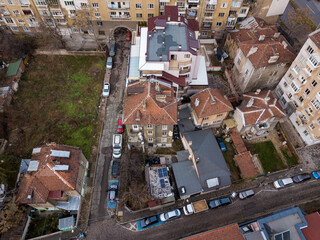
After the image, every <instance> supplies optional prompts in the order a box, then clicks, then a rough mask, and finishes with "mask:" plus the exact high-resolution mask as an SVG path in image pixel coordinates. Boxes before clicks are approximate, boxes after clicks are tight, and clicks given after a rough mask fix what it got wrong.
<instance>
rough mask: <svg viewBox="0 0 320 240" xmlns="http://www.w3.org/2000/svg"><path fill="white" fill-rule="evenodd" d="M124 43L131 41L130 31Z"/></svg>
mask: <svg viewBox="0 0 320 240" xmlns="http://www.w3.org/2000/svg"><path fill="white" fill-rule="evenodd" d="M126 41H128V42H130V41H131V32H130V31H128V32H127V36H126Z"/></svg>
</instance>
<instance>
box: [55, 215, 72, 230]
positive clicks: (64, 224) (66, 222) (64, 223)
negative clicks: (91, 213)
mask: <svg viewBox="0 0 320 240" xmlns="http://www.w3.org/2000/svg"><path fill="white" fill-rule="evenodd" d="M72 228H74V217H73V216H71V217H66V218H60V219H59V225H58V229H59V230H60V231H68V230H71V229H72Z"/></svg>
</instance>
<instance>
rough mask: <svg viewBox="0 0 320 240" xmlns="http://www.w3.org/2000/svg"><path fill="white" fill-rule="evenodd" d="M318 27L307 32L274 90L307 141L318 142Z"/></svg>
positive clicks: (319, 133)
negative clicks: (303, 42)
mask: <svg viewBox="0 0 320 240" xmlns="http://www.w3.org/2000/svg"><path fill="white" fill-rule="evenodd" d="M319 65H320V30H317V31H315V32H313V33H311V34H310V35H309V37H308V40H307V41H306V42H305V44H304V45H303V47H302V48H301V50H300V52H299V54H298V56H297V57H296V59H295V60H294V61H293V63H292V64H291V66H290V68H289V69H288V71H287V72H286V74H285V75H284V76H283V78H282V79H281V81H280V83H279V85H278V86H277V88H276V90H275V93H276V95H277V96H278V97H279V102H280V104H281V106H282V107H283V108H284V109H285V110H286V111H287V113H288V114H291V115H290V117H289V118H290V120H291V122H292V124H293V125H294V127H295V128H296V130H297V131H298V133H299V135H300V136H301V137H302V139H303V140H304V142H305V143H306V144H307V145H312V144H316V143H320V68H319Z"/></svg>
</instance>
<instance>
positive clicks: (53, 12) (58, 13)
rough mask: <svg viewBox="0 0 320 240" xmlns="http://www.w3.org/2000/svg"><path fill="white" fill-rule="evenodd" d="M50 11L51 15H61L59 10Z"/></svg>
mask: <svg viewBox="0 0 320 240" xmlns="http://www.w3.org/2000/svg"><path fill="white" fill-rule="evenodd" d="M51 13H52V15H53V16H62V15H63V14H62V12H61V10H52V11H51Z"/></svg>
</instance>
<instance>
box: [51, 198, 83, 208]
mask: <svg viewBox="0 0 320 240" xmlns="http://www.w3.org/2000/svg"><path fill="white" fill-rule="evenodd" d="M79 206H80V196H71V197H69V201H68V202H58V203H57V205H56V207H57V208H61V209H64V210H67V211H78V210H79Z"/></svg>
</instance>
